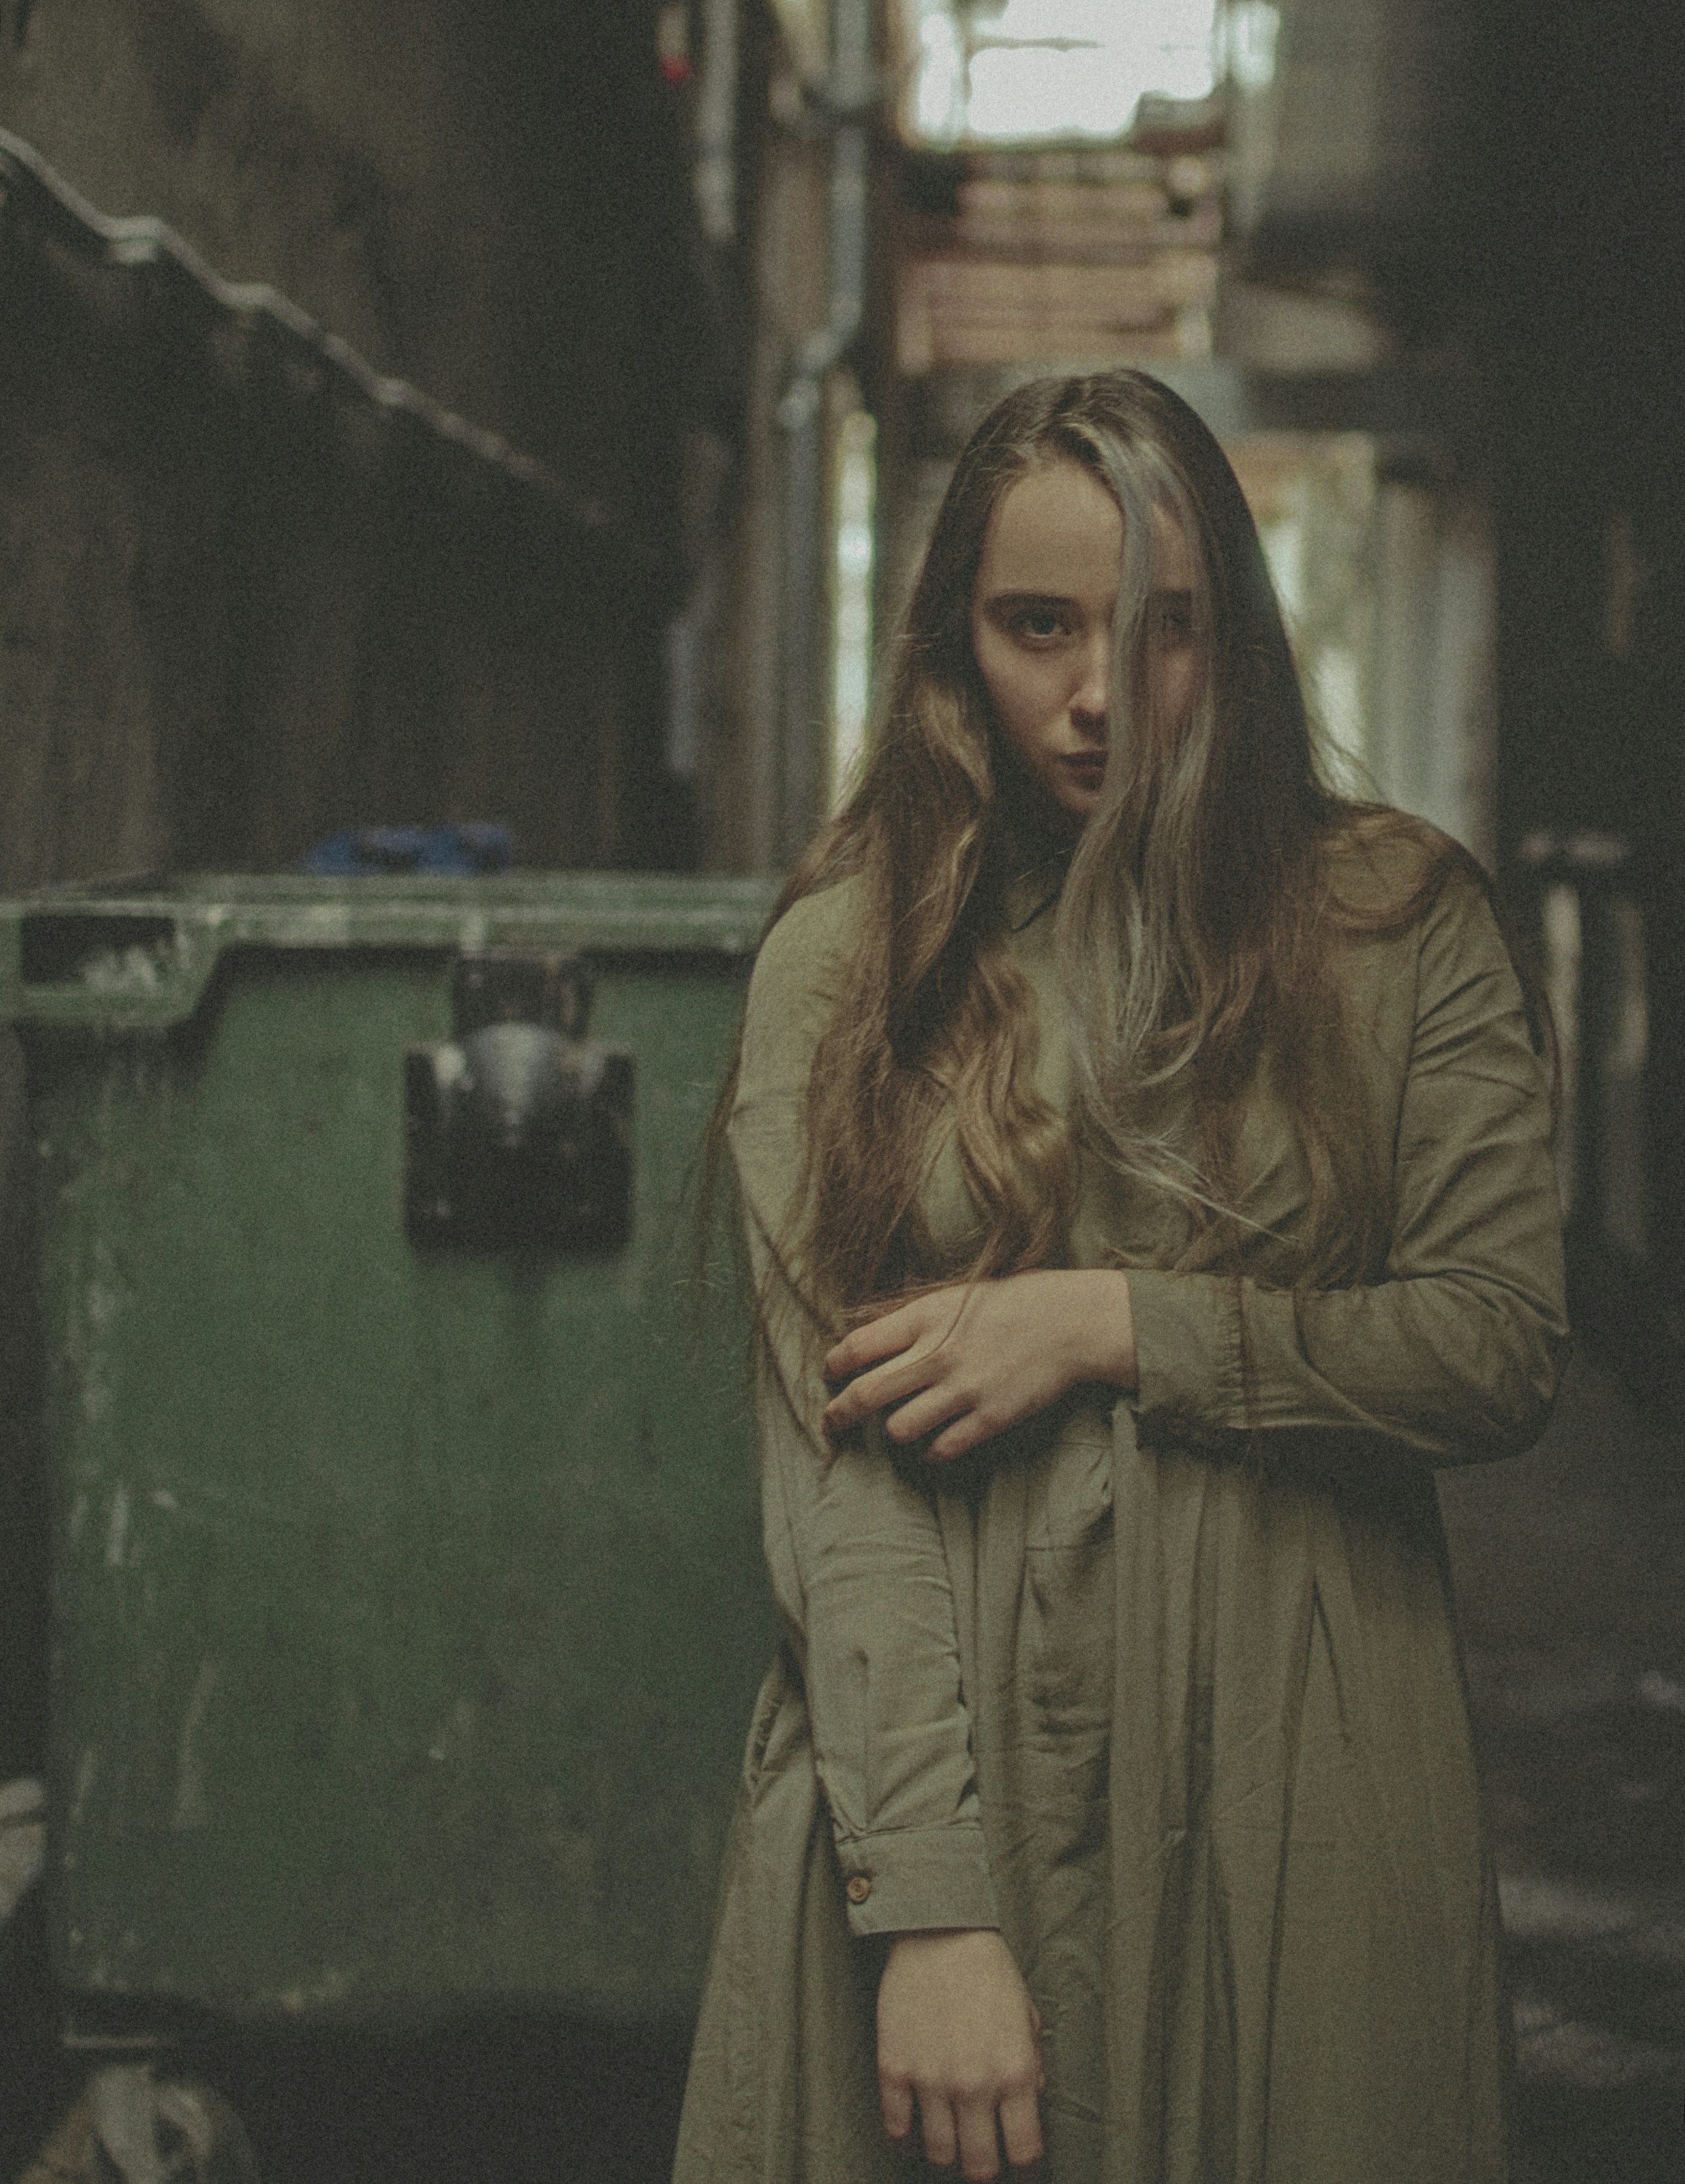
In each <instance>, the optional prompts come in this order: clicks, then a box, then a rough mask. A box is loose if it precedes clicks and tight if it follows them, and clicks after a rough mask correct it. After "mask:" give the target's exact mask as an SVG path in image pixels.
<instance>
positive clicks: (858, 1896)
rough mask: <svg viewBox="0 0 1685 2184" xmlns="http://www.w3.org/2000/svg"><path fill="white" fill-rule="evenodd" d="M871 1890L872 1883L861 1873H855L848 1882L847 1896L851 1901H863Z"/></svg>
mask: <svg viewBox="0 0 1685 2184" xmlns="http://www.w3.org/2000/svg"><path fill="white" fill-rule="evenodd" d="M871 1892H872V1885H871V1883H870V1881H869V1880H867V1879H866V1876H865V1874H863V1873H857V1874H856V1875H854V1878H853V1880H850V1881H849V1883H848V1901H849V1902H850V1903H865V1900H866V1898H867V1897H869V1896H870V1894H871Z"/></svg>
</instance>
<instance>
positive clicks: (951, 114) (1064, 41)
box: [901, 0, 1222, 146]
mask: <svg viewBox="0 0 1685 2184" xmlns="http://www.w3.org/2000/svg"><path fill="white" fill-rule="evenodd" d="M901 8H902V16H903V21H904V26H905V31H906V45H907V49H908V58H909V84H908V90H907V97H906V100H905V103H904V119H905V125H906V126H907V129H908V132H909V135H911V136H913V137H915V139H916V140H918V141H919V142H924V143H927V144H931V145H938V146H940V145H957V144H962V143H974V144H975V143H1007V142H1010V143H1018V144H1026V143H1046V142H1049V141H1056V140H1058V139H1060V138H1065V139H1075V140H1077V141H1090V142H1092V141H1094V140H1097V139H1098V140H1104V139H1107V138H1113V137H1117V136H1123V135H1125V134H1126V132H1127V131H1128V130H1129V128H1130V126H1131V125H1132V122H1133V120H1134V119H1135V114H1136V109H1137V107H1138V106H1139V105H1140V103H1141V101H1142V100H1143V98H1146V97H1159V98H1173V99H1204V98H1209V97H1210V96H1211V95H1212V93H1213V92H1215V89H1216V87H1217V82H1218V78H1219V75H1220V73H1221V65H1220V64H1221V53H1220V50H1219V48H1220V46H1221V42H1222V40H1221V27H1222V26H1221V15H1222V8H1221V0H901Z"/></svg>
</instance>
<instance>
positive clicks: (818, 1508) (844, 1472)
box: [730, 889, 998, 1934]
mask: <svg viewBox="0 0 1685 2184" xmlns="http://www.w3.org/2000/svg"><path fill="white" fill-rule="evenodd" d="M835 892H836V894H838V895H840V894H843V892H844V891H843V890H842V889H839V890H837V891H835ZM845 929H846V928H843V927H842V926H841V925H840V922H839V919H838V915H837V907H836V904H835V901H834V900H833V896H832V895H831V894H826V895H820V896H818V897H815V898H809V900H805V901H804V902H802V903H799V904H798V905H796V907H795V909H794V910H792V911H791V912H789V913H788V915H787V917H784V918H783V919H781V921H780V922H779V924H778V925H777V926H776V928H774V930H773V932H772V933H770V935H769V937H768V939H767V941H766V943H765V946H764V948H763V949H762V951H761V955H760V957H759V961H758V962H757V964H756V967H755V972H754V978H753V979H752V980H751V982H750V987H749V997H748V1013H747V1016H746V1017H745V1021H744V1028H743V1045H742V1061H741V1066H740V1070H739V1076H738V1084H737V1097H736V1100H735V1102H734V1105H733V1108H732V1112H731V1133H730V1134H731V1151H732V1156H733V1158H734V1160H735V1162H736V1166H737V1178H738V1184H739V1187H740V1191H741V1195H742V1205H743V1212H744V1219H745V1222H746V1225H747V1229H748V1251H749V1258H750V1266H751V1271H752V1273H753V1275H754V1280H755V1282H756V1284H757V1289H758V1292H759V1298H760V1301H761V1307H762V1313H763V1323H764V1328H765V1338H766V1339H765V1342H764V1343H763V1345H762V1346H761V1357H760V1365H759V1390H758V1393H759V1426H760V1446H761V1479H762V1502H763V1515H764V1525H765V1544H766V1555H767V1566H768V1569H769V1571H770V1575H771V1580H772V1585H773V1591H774V1594H775V1596H776V1600H777V1603H778V1607H779V1611H780V1613H781V1617H782V1619H783V1621H784V1623H785V1624H786V1627H787V1630H788V1631H789V1634H790V1637H791V1641H792V1645H793V1646H794V1649H795V1652H796V1654H797V1658H798V1660H799V1662H800V1663H801V1665H802V1669H803V1674H804V1680H805V1685H806V1691H807V1699H808V1707H809V1716H810V1719H811V1723H812V1730H813V1741H814V1754H815V1766H816V1769H817V1771H818V1775H819V1778H820V1786H821V1787H822V1789H823V1791H824V1793H825V1797H826V1802H827V1804H828V1806H829V1808H830V1813H831V1825H832V1830H833V1832H834V1836H835V1839H836V1843H837V1855H838V1858H839V1861H840V1863H841V1865H842V1869H843V1876H844V1880H845V1884H846V1894H847V1898H848V1917H849V1921H850V1924H851V1925H852V1926H853V1928H854V1931H855V1932H856V1933H859V1934H876V1933H898V1932H905V1931H911V1930H914V1929H918V1928H941V1927H948V1928H952V1927H961V1926H994V1925H998V1914H997V1911H996V1907H995V1899H994V1892H993V1886H992V1883H991V1880H990V1876H989V1869H988V1861H987V1854H986V1852H985V1849H984V1844H983V1836H982V1818H981V1814H980V1812H979V1808H978V1802H977V1793H976V1783H975V1780H974V1778H973V1770H972V1761H971V1749H970V1723H969V1720H968V1718H967V1714H966V1709H965V1700H964V1697H963V1694H962V1691H961V1689H960V1680H959V1642H958V1638H957V1635H956V1630H955V1624H954V1600H953V1595H952V1591H951V1589H950V1586H949V1582H948V1566H947V1560H946V1557H945V1555H944V1552H943V1542H942V1536H941V1533H940V1529H939V1528H938V1524H937V1514H936V1510H935V1507H934V1504H933V1502H932V1501H931V1499H930V1498H929V1497H928V1496H927V1495H926V1493H925V1492H921V1491H920V1488H919V1487H918V1485H915V1483H914V1482H913V1481H911V1480H910V1479H908V1478H906V1477H905V1476H904V1475H903V1474H902V1472H901V1471H900V1470H899V1469H898V1468H897V1467H896V1466H895V1465H894V1464H893V1463H892V1462H891V1461H890V1459H889V1457H888V1454H887V1444H886V1443H885V1442H884V1441H883V1440H882V1438H881V1435H880V1434H878V1433H877V1431H876V1429H875V1428H874V1429H871V1430H870V1431H869V1432H867V1433H865V1434H856V1435H851V1436H849V1437H848V1439H847V1440H844V1441H843V1443H841V1444H840V1445H839V1446H837V1449H836V1450H835V1451H834V1452H833V1451H831V1448H830V1447H828V1446H827V1445H826V1440H825V1438H824V1435H823V1433H822V1431H821V1429H820V1411H821V1409H822V1408H823V1407H824V1403H825V1401H826V1388H825V1385H824V1381H823V1378H822V1376H821V1373H820V1361H821V1358H822V1356H823V1351H824V1347H825V1340H824V1337H823V1335H822V1334H820V1333H819V1332H818V1329H817V1327H816V1324H815V1319H814V1317H813V1315H812V1314H811V1312H810V1311H809V1307H808V1305H807V1303H806V1301H805V1298H804V1282H803V1277H802V1271H801V1267H800V1263H799V1257H798V1252H797V1251H796V1248H795V1246H794V1245H793V1244H792V1236H791V1229H792V1212H793V1211H794V1208H795V1202H796V1197H797V1193H798V1190H799V1188H800V1182H801V1176H802V1172H803V1141H802V1132H803V1115H804V1101H805V1096H806V1088H807V1080H808V1074H809V1068H810V1067H811V1064H812V1060H813V1055H814V1050H815V1045H816V1044H817V1041H818V1038H819V1035H820V1030H821V1029H822V1028H823V1025H824V1022H825V1021H826V1015H827V1012H828V1008H829V1005H830V1001H831V991H832V989H833V983H834V973H835V969H836V966H837V962H838V961H839V960H840V953H841V946H842V944H843V941H842V933H843V930H845Z"/></svg>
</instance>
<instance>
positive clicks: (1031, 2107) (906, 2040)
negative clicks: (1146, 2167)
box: [877, 1927, 1046, 2184]
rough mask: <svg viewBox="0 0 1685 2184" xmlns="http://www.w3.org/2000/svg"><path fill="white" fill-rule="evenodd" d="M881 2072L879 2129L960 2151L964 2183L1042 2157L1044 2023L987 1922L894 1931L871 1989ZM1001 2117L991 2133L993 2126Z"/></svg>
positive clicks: (947, 2155)
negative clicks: (920, 2132) (916, 2123)
mask: <svg viewBox="0 0 1685 2184" xmlns="http://www.w3.org/2000/svg"><path fill="white" fill-rule="evenodd" d="M877 2078H878V2089H879V2092H880V2093H881V2098H882V2101H883V2123H884V2128H885V2130H886V2131H887V2132H888V2133H889V2136H890V2137H892V2138H893V2139H895V2140H897V2141H904V2140H905V2139H906V2138H908V2137H909V2136H910V2134H911V2132H912V2129H913V2103H914V2100H915V2097H916V2098H917V2101H918V2107H919V2119H920V2123H921V2124H922V2126H923V2127H924V2139H925V2157H926V2159H927V2160H929V2161H932V2162H934V2163H935V2164H936V2165H937V2167H938V2168H943V2169H945V2168H947V2167H948V2166H949V2165H951V2164H952V2162H953V2161H954V2157H955V2155H956V2154H957V2155H958V2157H959V2166H960V2170H961V2171H962V2173H963V2174H964V2175H965V2177H966V2179H967V2180H968V2184H982V2180H984V2179H986V2178H988V2177H992V2176H998V2175H999V2173H1000V2149H1001V2148H1002V2146H1003V2145H1004V2147H1005V2149H1006V2158H1007V2159H1008V2161H1009V2162H1010V2163H1011V2164H1012V2165H1013V2167H1014V2168H1015V2169H1021V2168H1024V2167H1026V2166H1027V2165H1029V2164H1030V2163H1031V2162H1032V2161H1039V2160H1040V2159H1041V2156H1042V2121H1041V2110H1040V2107H1039V2105H1038V2102H1037V2096H1038V2095H1039V2094H1040V2093H1041V2092H1042V2090H1043V2087H1044V2086H1045V2084H1046V2080H1045V2079H1044V2078H1043V2075H1042V2055H1041V2020H1039V2019H1038V2018H1037V2014H1036V2005H1035V2004H1034V2003H1032V2001H1031V1999H1030V1992H1029V1989H1028V1988H1027V1987H1026V1986H1025V1984H1024V1981H1023V1977H1022V1975H1021V1974H1020V1971H1019V1970H1018V1967H1017V1965H1016V1964H1015V1963H1014V1962H1013V1958H1012V1953H1011V1951H1010V1950H1009V1948H1008V1947H1007V1946H1006V1943H1005V1942H1004V1941H1003V1940H1002V1939H1001V1937H1000V1936H999V1935H998V1933H997V1932H995V1931H994V1930H993V1927H967V1928H965V1929H962V1930H960V1931H956V1932H952V1933H931V1934H899V1935H898V1936H896V1938H895V1940H894V1942H893V1944H892V1945H891V1947H890V1951H889V1958H888V1962H887V1964H885V1966H884V1970H883V1977H882V1980H881V1981H880V1983H879V1986H878V1991H877ZM997 2120H998V2134H997Z"/></svg>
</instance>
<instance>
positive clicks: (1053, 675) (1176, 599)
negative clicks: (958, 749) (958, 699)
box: [971, 460, 1199, 827]
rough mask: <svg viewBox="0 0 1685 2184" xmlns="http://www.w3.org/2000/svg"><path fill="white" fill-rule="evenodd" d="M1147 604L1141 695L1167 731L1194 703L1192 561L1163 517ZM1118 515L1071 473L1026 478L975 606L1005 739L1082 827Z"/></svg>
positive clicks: (996, 522) (1105, 661)
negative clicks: (1169, 723) (1145, 676)
mask: <svg viewBox="0 0 1685 2184" xmlns="http://www.w3.org/2000/svg"><path fill="white" fill-rule="evenodd" d="M1157 520H1158V535H1157V542H1156V544H1157V550H1156V553H1155V554H1154V562H1155V566H1154V572H1153V589H1152V593H1151V594H1150V596H1149V598H1148V603H1147V619H1146V625H1145V627H1146V632H1147V634H1146V640H1145V641H1146V643H1147V644H1148V647H1149V648H1150V650H1149V656H1148V696H1149V699H1150V701H1151V703H1152V704H1153V705H1154V708H1155V710H1158V711H1159V713H1160V714H1161V715H1162V716H1164V717H1165V718H1167V719H1169V720H1171V721H1175V720H1176V719H1178V718H1180V717H1181V716H1182V715H1183V714H1184V713H1185V712H1186V711H1187V707H1188V706H1189V705H1190V704H1191V703H1192V702H1193V695H1194V692H1195V689H1196V687H1197V685H1198V674H1199V664H1198V654H1197V651H1196V649H1195V645H1194V642H1193V588H1194V584H1195V582H1196V575H1195V570H1194V565H1193V554H1192V552H1191V551H1190V549H1189V547H1188V544H1187V539H1186V538H1184V537H1183V535H1182V531H1181V529H1180V528H1179V526H1177V525H1176V523H1174V522H1173V521H1171V518H1170V517H1169V516H1167V515H1163V514H1160V515H1159V517H1158V519H1157ZM1122 560H1123V517H1122V515H1121V512H1120V510H1119V509H1118V505H1117V503H1116V502H1115V500H1114V499H1112V497H1111V495H1110V494H1109V493H1108V492H1107V491H1106V489H1105V487H1104V486H1102V485H1101V484H1100V483H1099V482H1098V480H1097V479H1096V478H1095V477H1094V476H1093V475H1092V474H1091V473H1090V472H1089V471H1086V470H1084V469H1083V468H1082V465H1081V464H1079V463H1073V462H1070V461H1065V460H1054V461H1052V462H1048V463H1045V464H1043V465H1040V466H1039V467H1038V468H1037V469H1035V470H1032V471H1026V472H1025V474H1024V476H1022V477H1020V479H1018V480H1017V482H1015V484H1013V485H1011V486H1009V487H1008V488H1007V490H1006V491H1005V492H1004V493H1003V494H1002V495H1001V497H1000V499H998V501H997V502H996V503H995V506H994V512H993V515H991V516H990V518H989V527H988V530H987V532H986V533H985V535H984V539H983V553H982V560H981V561H980V562H979V564H978V567H977V582H976V590H975V591H974V592H973V593H972V598H971V647H972V650H973V652H974V654H975V655H976V662H977V670H978V672H979V673H980V674H981V675H982V678H983V684H984V687H985V688H986V689H987V692H988V694H989V698H990V700H991V702H992V704H993V707H994V715H995V719H996V721H997V722H998V725H999V728H1000V732H1001V734H1002V736H1003V737H1004V738H1005V740H1006V743H1007V744H1008V745H1009V748H1010V749H1011V750H1012V752H1013V753H1014V755H1015V756H1016V758H1017V760H1018V761H1019V764H1020V767H1021V768H1022V770H1023V773H1024V775H1025V777H1026V780H1027V782H1028V783H1029V785H1030V786H1031V788H1032V791H1033V792H1036V793H1037V795H1038V799H1046V800H1047V801H1048V803H1050V805H1051V806H1052V808H1053V811H1054V813H1055V814H1057V815H1058V816H1059V819H1060V821H1061V822H1062V823H1064V824H1067V825H1069V824H1072V823H1074V824H1075V825H1076V826H1078V827H1080V826H1082V824H1083V823H1084V822H1086V821H1087V819H1089V818H1090V817H1091V816H1093V812H1094V811H1095V809H1096V807H1097V806H1098V803H1099V800H1100V787H1101V783H1102V782H1103V781H1104V778H1105V771H1106V750H1107V740H1108V733H1109V727H1108V724H1109V719H1110V706H1111V692H1110V689H1109V684H1110V681H1111V669H1112V618H1113V616H1114V615H1115V613H1116V611H1117V595H1118V588H1119V582H1120V579H1121V573H1122Z"/></svg>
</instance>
